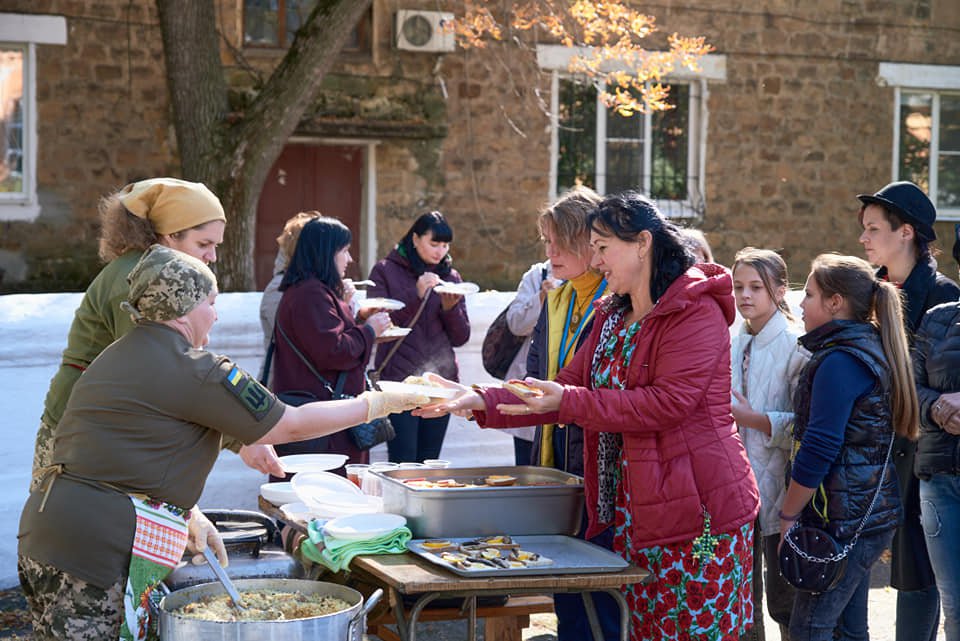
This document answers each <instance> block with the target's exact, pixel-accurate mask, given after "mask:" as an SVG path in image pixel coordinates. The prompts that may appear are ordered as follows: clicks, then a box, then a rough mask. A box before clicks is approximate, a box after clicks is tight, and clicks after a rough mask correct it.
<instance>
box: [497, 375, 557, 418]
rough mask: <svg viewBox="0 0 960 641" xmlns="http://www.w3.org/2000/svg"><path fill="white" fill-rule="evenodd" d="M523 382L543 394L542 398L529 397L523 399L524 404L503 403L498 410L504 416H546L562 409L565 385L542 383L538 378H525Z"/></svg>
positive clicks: (498, 406)
mask: <svg viewBox="0 0 960 641" xmlns="http://www.w3.org/2000/svg"><path fill="white" fill-rule="evenodd" d="M523 382H524V383H526V384H527V385H529V386H530V387H534V388H536V389H538V390H540V391H541V392H543V395H542V396H527V397H524V398H521V399H520V400H522V401H523V403H501V404H499V405H497V409H498V410H499V411H500V412H502V413H503V414H509V415H511V416H522V415H524V414H545V413H547V412H555V411H557V410H558V409H560V401H561V400H562V399H563V385H560V384H559V383H554V382H553V381H541V380H540V379H538V378H525V379H523Z"/></svg>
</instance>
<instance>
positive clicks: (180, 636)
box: [160, 579, 383, 641]
mask: <svg viewBox="0 0 960 641" xmlns="http://www.w3.org/2000/svg"><path fill="white" fill-rule="evenodd" d="M234 584H235V585H236V587H237V590H240V591H243V590H283V591H289V592H292V591H300V592H303V593H305V594H321V595H324V596H331V597H335V598H338V599H343V600H344V601H346V602H347V603H349V604H350V607H349V608H347V609H346V610H341V611H340V612H335V613H333V614H327V615H324V616H319V617H310V618H309V619H295V620H292V621H230V622H224V621H200V620H197V619H187V618H184V617H182V616H179V615H177V614H174V612H173V611H174V610H176V609H178V608H181V607H183V606H184V605H186V604H188V603H193V602H194V601H197V600H198V599H200V598H201V597H205V596H215V595H219V594H223V592H224V590H223V586H221V585H220V584H219V583H206V584H203V585H195V586H192V587H189V588H184V589H182V590H177V591H176V592H171V593H170V594H168V595H167V596H165V597H163V600H162V601H160V639H161V641H196V640H197V639H203V640H204V641H217V640H223V641H226V640H228V639H229V640H230V641H266V640H269V639H282V640H283V641H308V640H310V641H313V640H314V639H324V640H325V641H327V640H329V641H362V639H363V633H364V631H365V630H366V627H367V612H369V611H370V609H371V608H372V607H373V606H374V605H376V603H377V601H379V600H380V597H381V595H382V594H383V590H379V589H378V590H377V591H375V592H374V593H373V594H372V595H371V596H370V598H369V599H367V602H366V604H364V602H363V595H361V594H360V593H359V592H357V591H356V590H354V589H352V588H348V587H346V586H343V585H337V584H335V583H323V582H321V581H306V580H301V579H241V580H239V581H234Z"/></svg>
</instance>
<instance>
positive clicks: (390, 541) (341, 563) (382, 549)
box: [300, 521, 413, 572]
mask: <svg viewBox="0 0 960 641" xmlns="http://www.w3.org/2000/svg"><path fill="white" fill-rule="evenodd" d="M412 538H413V533H412V532H411V531H410V528H408V527H406V526H404V527H398V528H397V529H396V530H393V531H391V532H387V533H386V534H381V535H380V536H377V537H371V538H369V539H338V538H336V537H333V536H329V535H326V534H324V532H323V524H322V523H319V522H317V521H310V524H309V525H307V538H305V539H304V540H303V543H301V544H300V552H301V553H302V554H303V556H305V557H306V558H308V559H310V560H311V561H313V562H315V563H320V564H322V565H324V566H326V567H328V568H329V569H330V570H332V571H334V572H339V571H340V570H343V569H346V568H347V567H348V566H349V565H350V561H352V560H353V557H355V556H357V555H360V554H402V553H403V552H406V551H407V541H409V540H410V539H412Z"/></svg>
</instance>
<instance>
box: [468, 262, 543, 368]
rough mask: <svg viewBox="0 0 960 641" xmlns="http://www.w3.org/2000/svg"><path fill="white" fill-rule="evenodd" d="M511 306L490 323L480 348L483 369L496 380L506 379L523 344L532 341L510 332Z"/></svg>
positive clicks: (541, 276) (541, 274)
mask: <svg viewBox="0 0 960 641" xmlns="http://www.w3.org/2000/svg"><path fill="white" fill-rule="evenodd" d="M546 279H547V268H546V267H544V268H542V269H541V270H540V281H541V282H543V281H545V280H546ZM514 300H516V299H514ZM510 305H513V301H510ZM510 305H507V306H506V307H505V308H504V310H503V311H502V312H500V313H499V314H498V315H497V317H496V318H494V319H493V322H492V323H490V326H489V327H488V328H487V333H486V335H484V337H483V344H482V345H481V347H480V358H481V361H482V362H483V369H485V370H487V373H488V374H490V376H493V377H494V378H506V376H507V370H509V369H510V364H511V363H513V359H515V358H516V357H517V354H518V353H519V352H520V348H522V347H523V344H524V343H525V342H526V341H528V340H530V337H529V336H517V335H516V334H514V333H513V332H511V331H510V325H509V324H508V323H507V310H508V309H510Z"/></svg>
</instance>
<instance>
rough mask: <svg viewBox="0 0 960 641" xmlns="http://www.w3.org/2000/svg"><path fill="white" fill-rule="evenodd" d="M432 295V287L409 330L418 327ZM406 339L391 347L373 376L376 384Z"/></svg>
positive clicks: (398, 340) (421, 302) (400, 339)
mask: <svg viewBox="0 0 960 641" xmlns="http://www.w3.org/2000/svg"><path fill="white" fill-rule="evenodd" d="M432 293H433V288H432V287H431V288H430V289H428V290H427V293H426V294H424V295H423V300H421V301H420V307H418V308H417V313H416V314H414V315H413V319H412V320H411V321H410V323H409V324H408V325H407V327H408V328H413V326H414V325H416V323H417V321H418V320H419V319H420V314H422V313H423V308H424V307H426V306H427V299H429V298H430V294H432ZM405 338H406V336H401V337H400V338H398V339H397V340H396V341H394V343H393V347H391V348H390V351H389V352H387V355H386V357H384V359H383V362H381V363H380V367H378V368H377V369H376V370H375V371H374V372H373V373H372V374H371V378H373V380H374V382H376V381H379V380H380V373H381V372H383V368H384V367H386V366H387V363H389V362H390V359H391V358H393V355H394V354H396V353H397V350H398V349H399V348H400V343H402V342H403V339H405Z"/></svg>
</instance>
